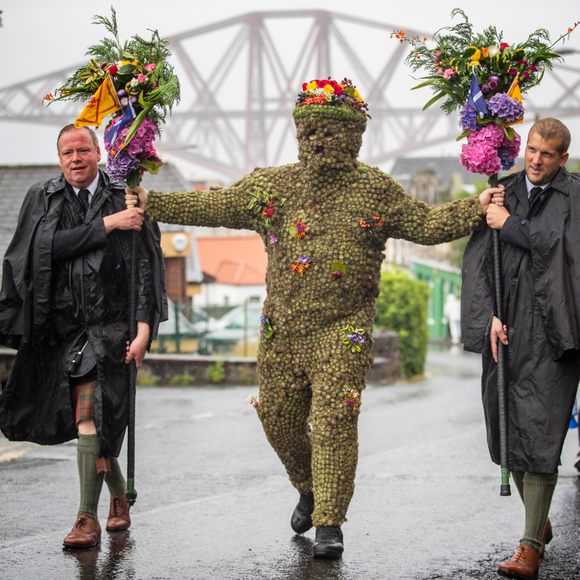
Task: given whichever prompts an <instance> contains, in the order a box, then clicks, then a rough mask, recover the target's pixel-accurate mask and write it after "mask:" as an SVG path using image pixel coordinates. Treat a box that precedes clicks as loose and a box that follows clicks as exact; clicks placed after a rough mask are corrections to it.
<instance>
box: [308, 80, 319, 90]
mask: <svg viewBox="0 0 580 580" xmlns="http://www.w3.org/2000/svg"><path fill="white" fill-rule="evenodd" d="M317 88H318V84H317V83H316V81H310V82H309V83H308V84H307V85H306V90H307V91H315V90H316V89H317Z"/></svg>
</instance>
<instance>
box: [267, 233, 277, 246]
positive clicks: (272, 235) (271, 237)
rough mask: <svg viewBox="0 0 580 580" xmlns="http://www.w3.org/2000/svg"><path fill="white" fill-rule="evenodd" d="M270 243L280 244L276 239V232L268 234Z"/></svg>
mask: <svg viewBox="0 0 580 580" xmlns="http://www.w3.org/2000/svg"><path fill="white" fill-rule="evenodd" d="M268 243H270V244H277V243H278V238H277V237H276V234H275V233H274V232H270V233H269V234H268Z"/></svg>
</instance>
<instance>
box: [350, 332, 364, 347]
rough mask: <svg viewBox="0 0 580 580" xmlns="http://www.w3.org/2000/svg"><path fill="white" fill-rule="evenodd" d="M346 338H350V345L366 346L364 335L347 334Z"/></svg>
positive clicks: (358, 333)
mask: <svg viewBox="0 0 580 580" xmlns="http://www.w3.org/2000/svg"><path fill="white" fill-rule="evenodd" d="M346 337H347V338H348V340H350V344H352V345H354V346H359V345H361V344H364V341H365V337H364V336H363V334H362V333H360V332H356V331H355V332H351V333H349V334H347V335H346Z"/></svg>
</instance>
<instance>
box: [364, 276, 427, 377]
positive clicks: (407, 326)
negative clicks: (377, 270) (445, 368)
mask: <svg viewBox="0 0 580 580" xmlns="http://www.w3.org/2000/svg"><path fill="white" fill-rule="evenodd" d="M380 288H381V293H380V294H379V297H378V299H377V316H376V318H375V325H376V327H378V328H379V329H386V330H393V331H395V332H397V334H398V335H399V340H400V341H401V357H402V364H403V373H404V374H405V376H407V377H411V376H414V375H422V374H423V371H424V370H425V357H426V355H427V340H428V329H427V308H428V301H429V287H428V286H427V284H425V283H424V282H421V281H420V280H415V279H414V278H411V277H410V276H409V274H407V273H406V272H403V271H397V270H395V271H392V270H386V271H384V272H382V273H381V287H380Z"/></svg>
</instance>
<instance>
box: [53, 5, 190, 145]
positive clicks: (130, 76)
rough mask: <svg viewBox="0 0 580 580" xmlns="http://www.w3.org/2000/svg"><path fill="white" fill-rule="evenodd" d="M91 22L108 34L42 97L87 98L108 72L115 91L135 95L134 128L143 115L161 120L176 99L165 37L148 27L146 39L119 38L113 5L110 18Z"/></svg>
mask: <svg viewBox="0 0 580 580" xmlns="http://www.w3.org/2000/svg"><path fill="white" fill-rule="evenodd" d="M93 23H94V24H99V25H102V26H104V27H105V29H106V30H107V32H108V33H109V34H110V36H108V37H105V38H103V39H102V40H101V41H99V42H98V43H97V44H93V45H92V46H90V47H89V48H88V50H87V52H86V55H87V56H88V57H90V59H89V62H88V64H86V65H83V66H82V67H80V68H78V69H77V70H76V71H74V72H73V74H72V75H71V76H70V78H69V79H68V80H67V81H66V82H65V84H64V85H62V86H61V87H60V88H58V89H57V90H56V95H55V96H54V97H52V95H50V96H47V97H45V98H46V99H47V100H49V101H50V102H55V101H60V100H75V101H79V100H80V101H87V100H89V99H90V98H91V97H92V96H93V94H94V93H95V91H96V90H97V89H98V88H99V87H100V86H101V83H102V82H103V81H104V79H105V77H106V76H107V74H110V75H111V79H112V81H113V84H114V86H115V89H116V90H117V91H119V90H121V89H125V90H126V91H127V93H129V94H131V95H134V96H136V97H137V98H138V100H137V102H136V103H135V104H134V109H135V112H136V113H137V115H138V116H137V119H136V121H135V123H133V125H132V128H133V130H134V131H136V130H137V128H138V127H139V125H140V123H141V121H142V120H143V119H144V118H145V117H147V118H149V119H151V120H153V121H155V122H156V123H158V124H159V123H160V122H163V121H164V120H165V117H166V115H167V113H168V112H169V111H171V109H172V107H173V106H174V105H176V104H177V103H178V102H179V99H180V88H179V80H178V78H177V76H176V75H175V74H174V71H173V67H172V66H171V65H170V64H169V58H170V56H171V51H170V48H169V41H168V40H167V39H165V38H161V37H160V36H159V33H158V32H157V30H150V32H151V38H150V39H149V40H147V39H145V38H142V37H141V36H139V35H137V34H135V35H133V36H132V37H131V38H130V39H129V40H126V41H125V42H121V40H120V39H119V31H118V27H117V14H116V12H115V9H114V8H113V7H111V17H110V18H106V17H105V16H95V17H94V20H93ZM153 67H154V68H153ZM138 79H141V80H139V81H138ZM118 114H122V112H121V113H118ZM128 141H130V138H128ZM128 141H127V142H128Z"/></svg>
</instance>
